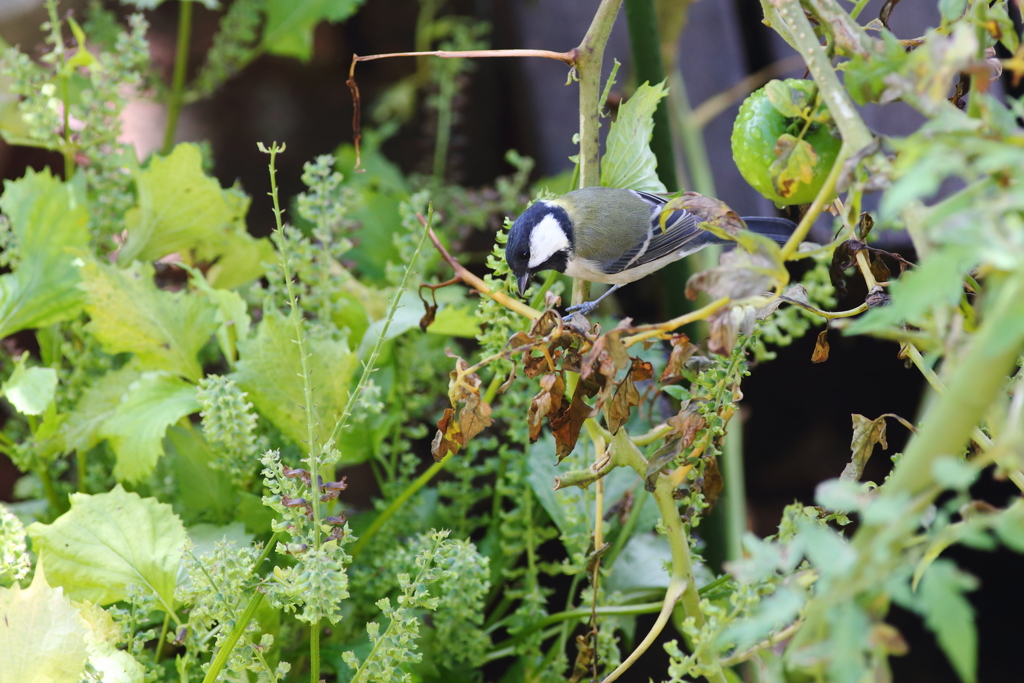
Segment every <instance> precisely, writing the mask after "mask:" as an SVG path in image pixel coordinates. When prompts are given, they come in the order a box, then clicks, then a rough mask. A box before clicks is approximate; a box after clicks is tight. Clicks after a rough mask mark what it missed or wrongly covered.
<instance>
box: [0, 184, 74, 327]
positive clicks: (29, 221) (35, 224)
mask: <svg viewBox="0 0 1024 683" xmlns="http://www.w3.org/2000/svg"><path fill="white" fill-rule="evenodd" d="M79 178H80V176H79ZM0 209H2V210H3V212H4V213H5V214H6V215H7V217H8V218H10V219H11V226H12V229H13V231H14V235H15V237H16V241H17V245H18V253H19V254H20V257H21V260H20V261H19V262H18V263H17V265H15V267H14V272H13V273H7V274H5V275H2V276H0V337H7V336H9V335H11V334H13V333H15V332H17V331H19V330H24V329H28V328H33V327H45V326H47V325H52V324H53V323H57V322H61V321H62V320H69V319H71V318H73V317H75V316H76V315H78V312H79V311H80V310H81V307H82V292H81V291H79V290H78V287H77V285H78V283H79V280H80V278H79V275H78V270H77V269H76V268H75V266H74V265H73V263H72V262H73V260H74V256H73V254H72V253H70V252H71V251H73V250H75V249H81V248H84V247H86V246H87V245H88V244H89V230H88V224H89V211H88V208H87V207H86V200H85V189H84V184H83V183H82V182H81V181H80V180H79V179H76V181H75V182H72V183H68V184H65V183H63V182H61V181H60V180H58V179H56V178H54V177H53V176H52V175H50V171H49V169H44V170H43V171H41V172H39V173H36V172H35V171H33V170H31V169H29V170H28V171H27V172H26V173H25V176H24V177H23V178H21V179H19V180H15V181H7V182H5V183H4V192H3V196H2V197H0Z"/></svg>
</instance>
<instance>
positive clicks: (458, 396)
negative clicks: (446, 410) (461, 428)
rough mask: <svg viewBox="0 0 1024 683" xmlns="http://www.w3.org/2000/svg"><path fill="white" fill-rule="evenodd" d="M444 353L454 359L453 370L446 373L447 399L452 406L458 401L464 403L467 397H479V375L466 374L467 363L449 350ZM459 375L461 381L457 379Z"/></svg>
mask: <svg viewBox="0 0 1024 683" xmlns="http://www.w3.org/2000/svg"><path fill="white" fill-rule="evenodd" d="M445 353H446V354H448V356H449V357H451V358H454V359H455V369H454V370H452V371H451V372H449V373H448V398H449V400H451V402H452V405H455V404H456V403H458V402H459V401H465V400H466V398H467V397H469V396H472V395H477V396H479V395H480V385H481V384H482V383H483V380H481V379H480V375H478V374H476V373H475V372H471V373H468V374H466V370H468V369H469V363H467V362H466V361H465V359H463V358H460V357H459V356H456V355H455V354H454V353H452V350H451V349H445ZM460 375H461V376H462V377H461V381H460V379H459V376H460Z"/></svg>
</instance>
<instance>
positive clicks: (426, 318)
mask: <svg viewBox="0 0 1024 683" xmlns="http://www.w3.org/2000/svg"><path fill="white" fill-rule="evenodd" d="M420 300H421V301H423V308H424V309H426V312H425V313H424V314H423V317H422V318H420V329H421V330H423V331H424V332H426V331H427V328H428V327H430V324H431V323H432V322H434V316H436V315H437V304H428V303H427V302H426V300H425V299H423V298H422V297H421V298H420Z"/></svg>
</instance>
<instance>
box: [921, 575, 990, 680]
mask: <svg viewBox="0 0 1024 683" xmlns="http://www.w3.org/2000/svg"><path fill="white" fill-rule="evenodd" d="M977 585H978V580H977V579H976V578H974V577H973V576H971V575H970V574H967V573H965V572H962V571H960V570H959V569H958V568H957V566H956V565H955V564H954V563H952V562H950V561H949V560H942V559H939V560H936V561H935V563H934V564H932V566H931V568H930V569H929V570H928V571H927V572H926V573H925V575H924V578H923V579H922V580H921V585H920V588H919V589H918V598H919V600H918V601H917V605H918V608H919V610H920V611H921V613H922V614H923V615H924V623H925V625H926V626H928V628H929V629H931V630H932V632H933V633H935V637H936V638H937V639H938V641H939V645H940V646H941V647H942V650H943V652H945V653H946V656H947V657H949V661H950V663H951V664H952V665H953V668H954V669H956V672H957V673H958V674H959V675H960V679H961V680H962V681H964V683H974V681H975V679H976V677H977V668H978V632H977V629H976V628H975V625H974V610H973V609H972V608H971V603H970V602H968V600H967V598H965V597H964V593H965V592H967V591H972V590H974V589H975V588H976V587H977Z"/></svg>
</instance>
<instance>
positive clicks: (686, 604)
mask: <svg viewBox="0 0 1024 683" xmlns="http://www.w3.org/2000/svg"><path fill="white" fill-rule="evenodd" d="M627 443H630V444H631V442H628V441H627ZM620 451H621V452H619V453H617V457H619V458H621V459H622V460H623V462H625V463H626V464H628V466H630V467H632V468H633V469H634V470H635V471H636V473H637V474H638V475H640V476H641V477H645V476H646V473H647V461H646V460H644V457H643V455H641V454H640V451H639V450H637V449H636V448H635V447H633V448H622V449H620ZM654 500H655V502H656V503H657V504H658V510H659V511H660V512H661V519H662V523H663V524H664V526H665V532H666V535H667V536H668V544H669V550H670V552H671V554H672V568H671V573H670V575H669V584H668V588H667V589H666V590H665V599H664V600H663V601H662V605H661V611H660V612H659V614H658V618H657V620H655V622H654V626H653V627H652V628H651V630H650V632H649V633H648V634H647V635H646V636H645V637H644V639H643V640H642V641H640V644H639V645H637V646H636V649H634V650H633V652H632V653H631V654H630V655H629V656H628V657H627V658H626V659H624V660H623V661H622V664H620V665H619V666H618V667H617V668H616V669H615V670H614V671H612V672H611V673H610V674H609V675H608V676H607V677H606V678H605V679H604V681H603V683H611V682H612V681H614V680H617V679H618V678H619V677H620V676H621V675H622V674H623V673H624V672H625V671H626V670H627V669H629V667H631V666H632V665H633V663H634V662H635V661H636V660H637V659H639V658H640V656H641V655H642V654H643V653H644V652H646V651H647V649H648V648H649V647H650V646H651V645H652V644H653V643H654V641H655V640H656V639H657V637H658V636H659V635H660V634H661V631H662V629H664V628H665V624H667V623H668V621H669V618H670V617H671V616H672V610H673V609H674V608H675V605H676V603H677V602H679V601H680V600H681V601H682V604H683V610H684V612H685V613H686V616H687V618H693V620H694V625H695V626H696V627H697V628H698V629H699V628H701V627H703V626H704V614H703V613H702V612H701V610H700V593H699V591H698V590H697V582H696V581H695V579H694V575H693V560H692V558H691V557H690V540H689V538H687V535H686V528H685V527H684V526H683V521H682V520H681V519H680V518H679V507H678V506H677V504H676V501H675V499H674V498H673V497H672V484H671V483H670V481H669V478H668V477H665V476H659V477H658V481H657V483H656V484H655V489H654ZM700 664H701V666H702V668H703V669H704V671H706V672H708V673H706V674H705V677H706V678H707V680H708V682H709V683H726V681H727V679H726V678H725V673H724V672H723V671H722V667H721V665H720V664H719V663H718V660H717V659H716V658H714V657H713V656H711V657H709V656H708V655H707V654H705V655H702V656H701V658H700Z"/></svg>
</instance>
